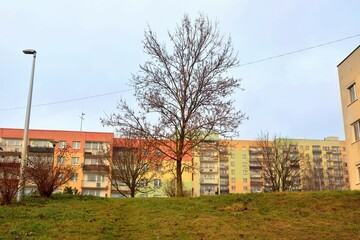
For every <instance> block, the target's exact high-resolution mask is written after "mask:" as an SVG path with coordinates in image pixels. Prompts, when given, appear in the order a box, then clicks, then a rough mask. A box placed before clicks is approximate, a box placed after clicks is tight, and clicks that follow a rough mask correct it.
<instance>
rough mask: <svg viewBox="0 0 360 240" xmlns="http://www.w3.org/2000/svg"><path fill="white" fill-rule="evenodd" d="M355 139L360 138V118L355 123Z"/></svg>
mask: <svg viewBox="0 0 360 240" xmlns="http://www.w3.org/2000/svg"><path fill="white" fill-rule="evenodd" d="M353 127H354V139H355V141H358V140H360V120H357V121H356V122H355V123H354V124H353Z"/></svg>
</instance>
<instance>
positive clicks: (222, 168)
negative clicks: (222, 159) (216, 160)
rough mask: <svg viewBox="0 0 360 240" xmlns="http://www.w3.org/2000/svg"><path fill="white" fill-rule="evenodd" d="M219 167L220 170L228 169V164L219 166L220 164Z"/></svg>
mask: <svg viewBox="0 0 360 240" xmlns="http://www.w3.org/2000/svg"><path fill="white" fill-rule="evenodd" d="M220 169H221V170H228V169H229V166H225V165H223V166H221V165H220Z"/></svg>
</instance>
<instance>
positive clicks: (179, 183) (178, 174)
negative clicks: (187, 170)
mask: <svg viewBox="0 0 360 240" xmlns="http://www.w3.org/2000/svg"><path fill="white" fill-rule="evenodd" d="M182 193H183V186H182V174H181V160H177V161H176V196H177V197H182V195H183V194H182Z"/></svg>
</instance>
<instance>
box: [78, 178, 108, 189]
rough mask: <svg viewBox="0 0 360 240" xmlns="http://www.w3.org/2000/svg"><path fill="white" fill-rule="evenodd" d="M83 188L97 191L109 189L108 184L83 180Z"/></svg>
mask: <svg viewBox="0 0 360 240" xmlns="http://www.w3.org/2000/svg"><path fill="white" fill-rule="evenodd" d="M81 186H82V187H83V188H97V189H108V183H107V182H97V181H89V180H82V185H81Z"/></svg>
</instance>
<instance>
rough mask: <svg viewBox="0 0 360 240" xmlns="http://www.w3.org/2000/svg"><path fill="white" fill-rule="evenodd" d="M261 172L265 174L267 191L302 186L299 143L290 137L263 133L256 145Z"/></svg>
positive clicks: (264, 179) (292, 188)
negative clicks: (271, 135) (292, 140)
mask: <svg viewBox="0 0 360 240" xmlns="http://www.w3.org/2000/svg"><path fill="white" fill-rule="evenodd" d="M256 150H257V154H258V158H256V161H257V164H258V165H260V166H261V168H260V169H259V173H260V174H261V175H262V176H263V181H264V187H265V189H264V190H265V191H274V192H282V191H291V190H297V189H299V188H300V161H301V159H302V155H301V154H300V153H299V151H298V149H297V145H296V144H294V143H292V142H291V141H290V140H289V139H286V138H281V137H277V136H276V135H275V136H274V137H273V138H270V136H269V133H262V134H261V135H260V137H259V138H258V141H257V146H256Z"/></svg>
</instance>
